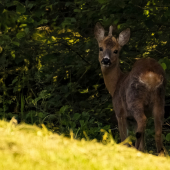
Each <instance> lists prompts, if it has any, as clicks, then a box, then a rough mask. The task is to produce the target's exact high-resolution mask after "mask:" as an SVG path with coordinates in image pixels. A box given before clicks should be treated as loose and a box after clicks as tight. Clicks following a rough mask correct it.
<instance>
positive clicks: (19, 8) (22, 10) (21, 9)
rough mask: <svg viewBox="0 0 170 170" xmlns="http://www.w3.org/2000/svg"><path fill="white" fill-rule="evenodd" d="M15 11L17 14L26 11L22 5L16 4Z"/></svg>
mask: <svg viewBox="0 0 170 170" xmlns="http://www.w3.org/2000/svg"><path fill="white" fill-rule="evenodd" d="M16 11H17V12H19V13H25V11H26V9H25V6H24V5H22V4H18V5H17V8H16Z"/></svg>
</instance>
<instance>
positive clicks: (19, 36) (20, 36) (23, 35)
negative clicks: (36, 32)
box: [16, 32, 25, 39]
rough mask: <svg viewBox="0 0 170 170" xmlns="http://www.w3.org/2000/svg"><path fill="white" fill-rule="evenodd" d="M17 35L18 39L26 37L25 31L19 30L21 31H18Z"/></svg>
mask: <svg viewBox="0 0 170 170" xmlns="http://www.w3.org/2000/svg"><path fill="white" fill-rule="evenodd" d="M16 37H17V38H18V39H21V38H23V37H25V32H19V33H17V35H16Z"/></svg>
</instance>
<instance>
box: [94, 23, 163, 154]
mask: <svg viewBox="0 0 170 170" xmlns="http://www.w3.org/2000/svg"><path fill="white" fill-rule="evenodd" d="M96 30H97V31H98V32H99V31H101V33H102V34H103V31H104V29H103V27H102V26H101V25H99V24H96V27H95V31H96ZM109 34H110V33H109ZM103 35H104V34H103ZM103 35H101V34H100V35H97V33H96V32H95V36H96V39H97V40H98V43H99V47H102V48H103V51H100V52H99V62H100V64H101V70H102V73H103V77H104V82H105V85H106V87H107V89H108V91H109V92H110V94H111V96H112V102H113V107H114V110H115V114H116V117H117V120H118V127H119V132H120V137H121V141H124V140H125V139H126V138H127V135H128V134H127V129H128V124H129V120H134V125H135V126H134V128H135V131H136V138H137V139H136V143H135V147H136V148H137V149H138V150H141V151H143V150H144V131H145V126H146V121H147V117H148V116H149V115H150V114H149V113H150V112H151V113H152V115H153V117H154V122H155V141H156V146H157V151H158V153H160V152H161V154H162V152H163V144H162V137H161V134H162V123H163V117H164V95H165V72H164V70H163V68H162V67H161V66H160V64H159V63H158V62H156V60H154V59H151V58H148V59H140V60H138V61H137V62H136V63H135V64H134V66H133V68H132V70H131V72H129V73H126V74H123V73H122V71H121V70H120V68H119V51H120V49H121V46H123V45H124V44H126V43H127V42H128V40H129V37H130V30H129V29H126V30H125V31H123V32H121V33H120V35H119V38H118V41H117V40H116V38H115V37H112V39H111V38H110V36H109V37H105V36H103ZM99 37H100V40H99ZM118 42H119V43H118ZM108 43H110V45H109V44H108ZM113 43H115V45H114V46H113V45H112V44H113ZM114 50H118V53H117V54H115V53H114ZM105 56H109V59H110V62H111V64H110V65H109V66H107V65H103V64H102V63H101V61H102V60H103V58H104V57H105Z"/></svg>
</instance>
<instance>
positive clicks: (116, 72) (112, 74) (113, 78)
mask: <svg viewBox="0 0 170 170" xmlns="http://www.w3.org/2000/svg"><path fill="white" fill-rule="evenodd" d="M101 70H102V73H103V78H104V82H105V85H106V88H107V90H108V91H109V93H110V94H111V96H112V97H113V95H114V93H115V90H116V87H117V83H118V81H119V80H120V79H121V77H122V76H123V73H122V71H121V70H120V68H119V65H117V66H116V67H113V68H107V67H103V66H101Z"/></svg>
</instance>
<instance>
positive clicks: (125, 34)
mask: <svg viewBox="0 0 170 170" xmlns="http://www.w3.org/2000/svg"><path fill="white" fill-rule="evenodd" d="M112 32H113V26H110V27H109V33H108V36H105V30H104V28H103V27H102V26H101V25H100V23H97V24H96V26H95V29H94V34H95V37H96V39H97V41H98V45H99V62H100V64H101V66H102V67H114V66H116V65H117V64H118V63H119V52H120V50H121V47H122V46H124V45H125V44H126V43H127V42H128V41H129V38H130V29H129V28H127V29H126V30H124V31H122V32H121V33H120V34H119V37H118V38H117V39H116V38H115V37H113V36H112Z"/></svg>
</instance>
